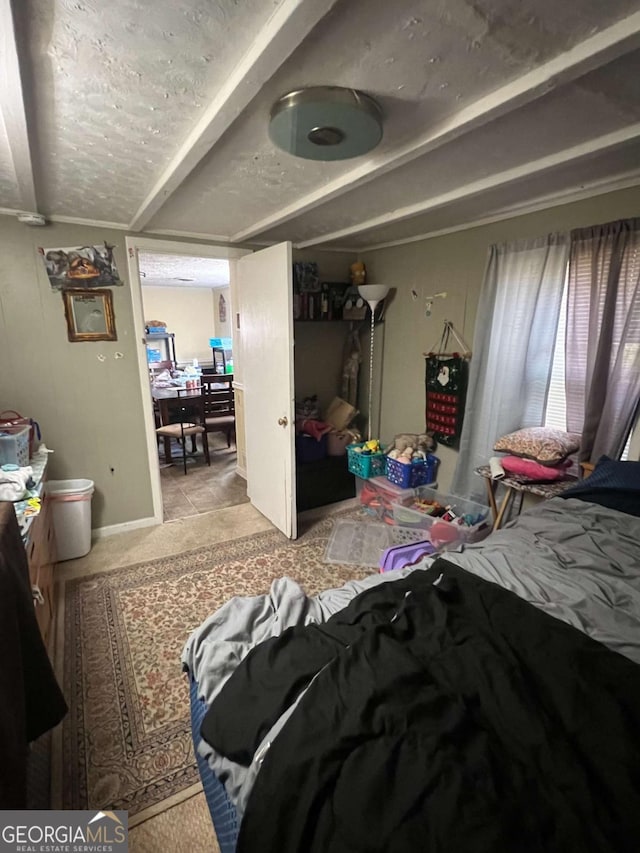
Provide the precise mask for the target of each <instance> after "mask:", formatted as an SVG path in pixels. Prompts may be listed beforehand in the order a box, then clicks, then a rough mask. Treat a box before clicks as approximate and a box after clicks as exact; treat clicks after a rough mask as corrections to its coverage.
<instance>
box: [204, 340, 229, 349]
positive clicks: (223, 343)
mask: <svg viewBox="0 0 640 853" xmlns="http://www.w3.org/2000/svg"><path fill="white" fill-rule="evenodd" d="M209 346H210V347H222V348H223V349H231V347H232V346H233V341H232V340H231V338H209Z"/></svg>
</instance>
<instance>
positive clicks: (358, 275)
mask: <svg viewBox="0 0 640 853" xmlns="http://www.w3.org/2000/svg"><path fill="white" fill-rule="evenodd" d="M349 278H350V279H351V284H353V285H354V287H358V285H360V284H365V282H366V280H367V271H366V269H365V266H364V264H363V263H362V261H356V263H355V264H351V266H350V267H349Z"/></svg>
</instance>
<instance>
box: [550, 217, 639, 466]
mask: <svg viewBox="0 0 640 853" xmlns="http://www.w3.org/2000/svg"><path fill="white" fill-rule="evenodd" d="M565 360H566V365H567V367H566V397H567V423H568V427H569V430H571V431H572V432H581V433H582V443H581V446H580V460H581V461H589V460H591V461H593V462H595V461H597V460H598V459H599V457H600V456H602V455H603V454H606V455H607V456H611V457H613V458H614V459H619V458H620V455H621V453H622V451H623V449H624V446H625V443H626V441H627V437H628V435H629V432H630V430H631V428H632V427H633V424H634V422H635V420H636V417H637V413H638V405H639V400H640V218H639V219H624V220H620V221H618V222H610V223H608V224H606V225H596V226H594V227H591V228H580V229H578V230H576V231H573V232H572V233H571V260H570V264H569V297H568V308H567V337H566V359H565Z"/></svg>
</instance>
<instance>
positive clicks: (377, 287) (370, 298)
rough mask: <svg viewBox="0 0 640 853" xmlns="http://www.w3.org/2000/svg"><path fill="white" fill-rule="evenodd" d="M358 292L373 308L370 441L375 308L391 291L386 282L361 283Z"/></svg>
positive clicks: (370, 370)
mask: <svg viewBox="0 0 640 853" xmlns="http://www.w3.org/2000/svg"><path fill="white" fill-rule="evenodd" d="M358 293H359V294H360V296H362V298H363V299H364V301H365V302H366V303H367V305H368V306H369V308H370V309H371V332H370V337H369V422H368V425H367V433H368V441H371V410H372V404H373V338H374V335H375V317H374V314H375V310H376V307H377V305H378V303H379V302H382V300H383V299H384V298H385V296H386V295H387V293H389V288H388V287H387V285H386V284H361V285H360V286H359V287H358Z"/></svg>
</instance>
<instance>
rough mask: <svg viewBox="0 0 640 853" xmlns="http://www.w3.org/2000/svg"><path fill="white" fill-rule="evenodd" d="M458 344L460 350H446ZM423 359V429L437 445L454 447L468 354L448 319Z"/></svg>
mask: <svg viewBox="0 0 640 853" xmlns="http://www.w3.org/2000/svg"><path fill="white" fill-rule="evenodd" d="M455 344H458V345H459V346H460V350H458V351H457V350H453V351H449V352H448V351H447V350H448V349H449V347H450V346H451V345H455ZM424 356H425V359H426V379H425V382H426V392H427V398H426V399H427V402H426V429H427V432H430V433H433V435H434V437H435V438H436V439H437V441H438V442H439V443H440V444H444V445H445V446H446V447H455V448H457V447H458V445H459V443H460V433H461V432H462V421H463V418H464V404H465V399H466V394H467V382H468V378H469V359H470V358H471V351H470V350H469V347H468V346H467V344H466V342H465V340H464V338H463V337H462V336H461V335H460V334H459V333H458V332H457V331H456V329H455V328H454V325H453V323H452V322H451V321H450V320H445V321H444V328H443V330H442V336H441V338H440V343H439V344H438V346H437V348H435V349H434V350H431V351H430V352H428V353H424Z"/></svg>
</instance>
